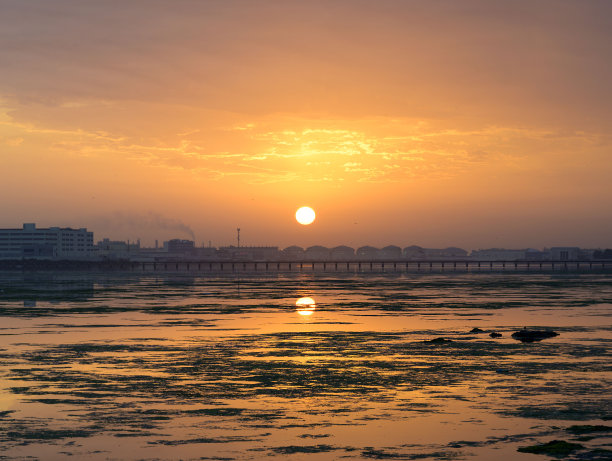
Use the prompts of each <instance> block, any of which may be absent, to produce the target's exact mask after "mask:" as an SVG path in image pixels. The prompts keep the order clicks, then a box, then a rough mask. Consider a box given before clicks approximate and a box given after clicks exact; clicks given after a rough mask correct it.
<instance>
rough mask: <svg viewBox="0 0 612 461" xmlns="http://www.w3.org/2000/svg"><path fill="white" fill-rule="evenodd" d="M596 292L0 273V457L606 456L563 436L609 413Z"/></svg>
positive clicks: (578, 281)
mask: <svg viewBox="0 0 612 461" xmlns="http://www.w3.org/2000/svg"><path fill="white" fill-rule="evenodd" d="M307 298H310V299H307ZM296 303H297V304H296ZM611 303H612V277H611V276H609V275H605V274H600V275H596V274H589V275H545V274H529V275H520V274H512V275H500V274H475V275H472V274H462V275H453V274H449V275H444V274H427V275H393V276H376V275H367V276H361V275H351V274H344V275H342V274H340V275H338V274H334V275H332V276H322V275H316V274H301V275H296V274H291V275H282V274H279V275H270V276H267V277H261V276H259V277H252V278H251V277H248V276H246V275H245V276H241V277H240V278H234V277H230V276H219V277H211V276H208V277H202V278H199V277H189V276H180V275H175V276H160V275H155V276H135V275H124V274H106V275H95V276H94V275H75V274H72V275H71V274H63V275H57V274H56V275H49V274H46V275H45V274H29V275H23V274H21V273H15V274H11V273H4V274H2V275H0V359H1V363H2V366H1V367H0V448H1V449H2V451H1V452H0V458H2V459H4V458H3V457H6V458H8V459H25V458H27V457H32V458H41V459H50V460H52V459H65V458H66V457H68V456H72V457H73V458H76V459H85V458H87V459H92V460H97V459H99V460H106V459H217V460H222V459H223V460H233V459H236V460H243V459H294V460H329V459H349V460H350V459H409V460H411V459H436V460H437V459H449V460H453V459H466V460H491V459H497V460H505V459H508V460H513V459H543V457H542V456H541V455H533V454H522V453H518V452H517V451H516V450H517V448H518V447H522V446H528V445H534V444H537V443H544V442H548V441H550V440H553V439H558V440H566V441H573V442H574V443H580V444H581V445H583V447H584V448H582V449H580V450H577V451H576V452H574V454H573V455H571V456H570V458H569V459H611V457H610V452H606V451H604V450H610V449H612V447H611V446H610V444H611V442H612V440H611V438H610V437H609V436H608V437H606V433H605V432H597V433H593V434H588V436H587V437H586V438H588V439H589V440H584V439H585V437H584V435H583V437H582V439H583V440H582V441H578V442H576V440H575V439H576V438H577V437H578V436H576V435H575V434H572V433H571V432H570V431H568V430H567V429H568V427H571V426H572V425H586V424H591V425H608V426H609V425H611V424H610V422H609V419H610V418H611V417H612V392H611V389H612V386H611V384H612V379H611V378H612V373H611V368H612V366H611V364H612V362H611V360H610V355H611V353H610V347H609V346H610V344H611V341H612V322H611V321H610V320H611V317H612V308H611V305H612V304H611ZM525 326H526V327H529V328H540V329H544V328H551V329H554V330H555V331H557V332H558V333H560V335H559V336H557V337H555V338H551V339H546V340H543V341H540V342H534V343H521V342H519V341H516V340H514V339H512V338H511V337H510V334H511V333H512V332H514V331H517V330H518V329H521V328H523V327H525ZM475 327H478V328H481V329H483V330H485V333H470V330H472V328H475ZM493 330H494V331H498V332H500V333H501V334H502V337H501V338H497V339H493V338H490V337H489V335H488V332H489V331H493ZM436 338H445V339H447V340H450V341H441V342H440V340H439V339H438V341H436V342H429V341H430V340H432V339H436ZM607 434H608V435H609V434H610V433H609V432H608V433H607ZM544 459H545V458H544Z"/></svg>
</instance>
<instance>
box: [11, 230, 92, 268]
mask: <svg viewBox="0 0 612 461" xmlns="http://www.w3.org/2000/svg"><path fill="white" fill-rule="evenodd" d="M92 254H93V232H88V231H87V229H85V228H81V229H71V228H69V227H63V228H60V227H49V228H46V229H42V228H41V229H39V228H37V227H36V224H33V223H28V224H24V225H23V228H22V229H0V259H88V258H90V257H91V256H92Z"/></svg>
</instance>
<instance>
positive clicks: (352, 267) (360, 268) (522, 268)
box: [125, 260, 612, 273]
mask: <svg viewBox="0 0 612 461" xmlns="http://www.w3.org/2000/svg"><path fill="white" fill-rule="evenodd" d="M125 264H126V267H125V268H126V269H130V270H133V271H134V270H135V271H143V272H149V271H153V272H157V271H164V272H165V271H175V272H176V271H182V272H209V273H213V272H223V273H225V272H243V273H244V272H248V273H258V272H353V273H368V272H370V273H383V272H417V273H418V272H510V271H512V272H593V271H597V272H601V271H608V270H612V260H599V261H598V260H569V261H549V260H546V261H544V260H543V261H473V260H461V261H459V260H316V261H312V260H303V261H300V260H297V261H280V260H275V261H239V260H223V261H219V260H217V261H213V260H207V261H154V262H153V261H146V262H129V263H125Z"/></svg>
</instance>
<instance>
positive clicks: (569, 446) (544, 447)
mask: <svg viewBox="0 0 612 461" xmlns="http://www.w3.org/2000/svg"><path fill="white" fill-rule="evenodd" d="M581 448H584V446H582V445H580V444H579V443H570V442H566V441H564V440H552V441H550V442H548V443H543V444H541V445H532V446H530V447H520V448H519V449H518V450H517V451H520V452H521V453H534V454H537V455H550V456H567V455H569V454H570V453H572V452H574V451H576V450H580V449H581Z"/></svg>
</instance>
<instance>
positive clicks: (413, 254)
mask: <svg viewBox="0 0 612 461" xmlns="http://www.w3.org/2000/svg"><path fill="white" fill-rule="evenodd" d="M403 254H404V258H406V259H425V249H424V248H422V247H420V246H417V245H412V246H409V247H406V248H404V251H403Z"/></svg>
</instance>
